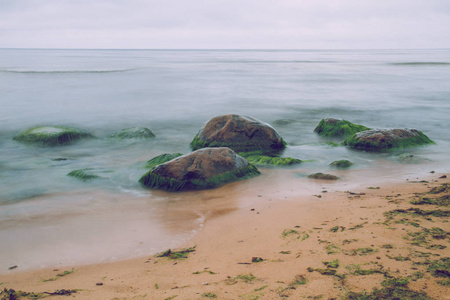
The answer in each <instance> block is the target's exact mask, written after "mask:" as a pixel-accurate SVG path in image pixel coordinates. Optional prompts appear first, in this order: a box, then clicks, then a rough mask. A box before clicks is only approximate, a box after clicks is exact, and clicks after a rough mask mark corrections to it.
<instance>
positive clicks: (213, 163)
mask: <svg viewBox="0 0 450 300" xmlns="http://www.w3.org/2000/svg"><path fill="white" fill-rule="evenodd" d="M259 174H260V172H259V171H258V169H257V168H256V167H255V166H253V165H251V164H250V163H249V162H248V161H247V160H246V159H244V158H243V157H241V156H239V155H237V154H236V153H235V152H234V151H233V150H231V149H229V148H225V147H221V148H204V149H199V150H197V151H194V152H192V153H190V154H187V155H183V156H180V157H177V158H175V159H172V160H170V161H168V162H166V163H163V164H159V165H157V166H155V167H153V168H152V169H151V170H150V171H149V172H147V173H146V174H144V175H143V176H142V177H141V178H140V179H139V182H140V183H141V184H142V185H144V186H146V187H148V188H151V189H162V190H166V191H172V192H175V191H184V190H201V189H211V188H215V187H219V186H221V185H224V184H227V183H230V182H234V181H237V180H241V179H245V178H249V177H253V176H256V175H259Z"/></svg>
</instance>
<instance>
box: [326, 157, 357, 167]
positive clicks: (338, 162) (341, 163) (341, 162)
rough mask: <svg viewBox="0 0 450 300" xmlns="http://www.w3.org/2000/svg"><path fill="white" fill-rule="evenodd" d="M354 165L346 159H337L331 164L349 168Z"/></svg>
mask: <svg viewBox="0 0 450 300" xmlns="http://www.w3.org/2000/svg"><path fill="white" fill-rule="evenodd" d="M352 165H353V163H352V162H351V161H349V160H346V159H343V160H336V161H333V162H332V163H331V164H330V166H333V167H336V168H339V169H347V168H350V167H351V166H352Z"/></svg>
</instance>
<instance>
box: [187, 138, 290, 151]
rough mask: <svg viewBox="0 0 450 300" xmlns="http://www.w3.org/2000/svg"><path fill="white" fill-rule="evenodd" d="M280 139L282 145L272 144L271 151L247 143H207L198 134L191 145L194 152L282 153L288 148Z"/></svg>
mask: <svg viewBox="0 0 450 300" xmlns="http://www.w3.org/2000/svg"><path fill="white" fill-rule="evenodd" d="M280 139H281V143H280V144H276V143H274V144H271V145H270V146H269V149H266V148H265V147H261V146H258V145H254V144H251V143H247V142H246V143H239V144H237V143H225V142H216V141H212V142H207V141H204V140H202V139H200V137H199V136H198V134H196V135H195V137H194V139H193V140H192V142H191V143H190V146H191V149H192V151H194V150H198V149H201V148H206V147H228V148H230V149H233V150H234V151H236V152H250V151H265V152H267V151H268V150H271V151H280V150H283V149H285V148H286V146H287V143H286V142H285V141H284V140H283V138H281V137H280Z"/></svg>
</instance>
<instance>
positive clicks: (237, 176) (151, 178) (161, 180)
mask: <svg viewBox="0 0 450 300" xmlns="http://www.w3.org/2000/svg"><path fill="white" fill-rule="evenodd" d="M259 174H261V173H260V172H259V170H258V169H257V168H256V167H255V166H253V165H251V164H249V165H248V166H244V167H241V168H239V169H235V170H231V171H229V172H225V173H222V174H218V175H215V176H213V177H211V178H208V179H205V180H198V179H191V180H177V179H174V178H169V177H163V176H161V175H158V174H155V173H152V170H150V171H149V172H147V173H145V174H144V175H143V176H142V177H141V178H140V179H139V182H140V183H141V184H142V185H144V186H146V187H148V188H151V189H161V190H166V191H170V192H177V191H182V190H201V189H211V188H215V187H219V186H221V185H224V184H227V183H230V182H234V181H238V180H242V179H247V178H250V177H254V176H257V175H259Z"/></svg>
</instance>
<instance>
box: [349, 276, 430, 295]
mask: <svg viewBox="0 0 450 300" xmlns="http://www.w3.org/2000/svg"><path fill="white" fill-rule="evenodd" d="M408 283H409V280H408V279H407V278H402V277H400V278H391V279H386V280H384V281H383V282H381V285H382V286H383V287H382V288H374V289H373V290H372V292H371V293H367V292H366V291H363V292H359V293H356V292H348V293H347V294H346V295H345V296H344V297H343V298H342V299H344V300H379V299H383V300H400V299H411V300H431V299H432V298H431V297H429V296H428V295H427V294H426V293H425V292H416V291H414V290H411V289H410V288H409V287H408Z"/></svg>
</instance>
